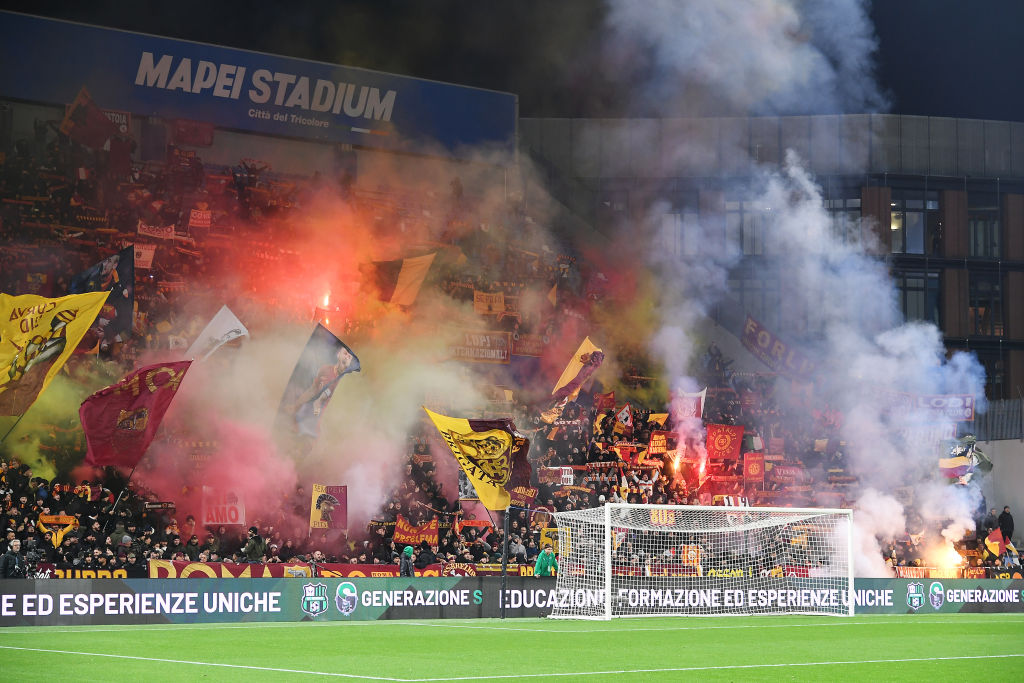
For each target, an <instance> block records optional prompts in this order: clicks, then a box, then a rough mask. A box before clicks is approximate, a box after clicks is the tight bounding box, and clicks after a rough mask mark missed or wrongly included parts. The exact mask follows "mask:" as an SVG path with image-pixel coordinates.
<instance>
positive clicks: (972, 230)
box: [967, 192, 1001, 258]
mask: <svg viewBox="0 0 1024 683" xmlns="http://www.w3.org/2000/svg"><path fill="white" fill-rule="evenodd" d="M967 237H968V239H969V240H970V245H969V247H968V248H969V252H968V253H969V254H970V255H971V256H976V257H978V258H999V257H1000V256H1001V246H1000V241H1001V240H1000V228H999V195H998V194H996V193H995V192H968V193H967Z"/></svg>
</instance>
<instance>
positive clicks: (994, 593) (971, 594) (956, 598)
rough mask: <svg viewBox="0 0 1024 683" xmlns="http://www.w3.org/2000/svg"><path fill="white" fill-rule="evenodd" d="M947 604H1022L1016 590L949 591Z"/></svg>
mask: <svg viewBox="0 0 1024 683" xmlns="http://www.w3.org/2000/svg"><path fill="white" fill-rule="evenodd" d="M946 602H959V603H975V602H1006V603H1016V602H1020V593H1018V592H1017V591H1016V590H1007V589H999V590H996V589H984V588H976V589H974V590H962V589H952V588H951V589H949V590H947V591H946Z"/></svg>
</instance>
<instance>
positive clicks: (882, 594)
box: [843, 588, 892, 607]
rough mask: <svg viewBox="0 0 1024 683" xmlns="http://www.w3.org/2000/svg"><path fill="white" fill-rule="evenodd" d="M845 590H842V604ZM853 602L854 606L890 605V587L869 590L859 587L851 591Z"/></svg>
mask: <svg viewBox="0 0 1024 683" xmlns="http://www.w3.org/2000/svg"><path fill="white" fill-rule="evenodd" d="M845 593H846V591H843V604H844V605H846V604H849V603H847V601H846V595H845ZM853 604H854V605H855V606H856V607H883V606H884V607H892V589H883V590H870V589H865V588H861V589H859V590H855V591H854V592H853Z"/></svg>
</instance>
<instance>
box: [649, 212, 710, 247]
mask: <svg viewBox="0 0 1024 683" xmlns="http://www.w3.org/2000/svg"><path fill="white" fill-rule="evenodd" d="M701 241H702V240H701V235H700V221H699V219H698V216H697V211H696V209H689V208H683V209H680V210H678V211H672V212H670V213H666V214H663V215H662V217H661V225H660V226H659V229H658V236H657V238H656V239H655V242H654V244H655V248H656V249H659V250H661V252H662V254H661V255H662V256H667V257H680V256H698V255H699V254H700V251H701V250H700V247H701Z"/></svg>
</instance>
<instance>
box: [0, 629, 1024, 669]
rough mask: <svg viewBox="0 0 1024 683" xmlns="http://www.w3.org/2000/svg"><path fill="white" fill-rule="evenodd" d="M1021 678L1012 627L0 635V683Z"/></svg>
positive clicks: (1021, 636) (1019, 641)
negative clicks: (64, 681) (51, 681)
mask: <svg viewBox="0 0 1024 683" xmlns="http://www.w3.org/2000/svg"><path fill="white" fill-rule="evenodd" d="M1022 667H1024V615H1021V614H1015V615H1005V614H1003V615H984V614H957V615H938V614H937V615H932V616H924V615H913V616H871V617H852V618H821V617H733V618H651V619H620V620H615V621H612V622H594V621H560V620H549V619H509V620H505V621H500V620H495V619H480V620H461V619H460V620H444V621H416V622H412V621H393V622H388V621H378V622H354V623H338V622H327V623H294V624H253V623H243V624H206V625H166V626H136V627H123V626H95V627H36V628H9V629H0V671H2V672H3V679H4V680H8V681H16V680H45V679H46V678H49V677H51V676H54V675H58V674H57V672H60V673H59V676H60V677H61V678H68V679H70V680H75V681H131V680H152V681H179V680H180V681H195V680H208V681H236V680H273V681H310V680H345V679H350V680H375V681H460V680H464V681H489V680H501V679H516V678H524V679H531V678H534V679H538V680H548V681H551V680H556V681H576V680H578V681H588V682H589V681H594V682H596V681H618V682H621V681H649V680H659V681H676V680H728V681H751V680H779V679H786V680H844V681H845V680H870V681H880V680H894V681H906V680H929V681H941V680H973V679H976V678H977V677H979V676H981V677H984V678H988V677H991V676H992V675H993V674H995V675H996V676H997V677H1001V676H999V674H1010V675H1013V674H1012V672H1013V671H1018V672H1019V671H1021V670H1022ZM1014 677H1016V676H1014Z"/></svg>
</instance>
